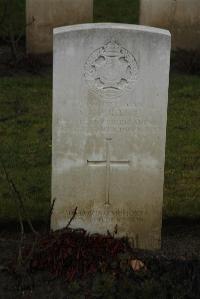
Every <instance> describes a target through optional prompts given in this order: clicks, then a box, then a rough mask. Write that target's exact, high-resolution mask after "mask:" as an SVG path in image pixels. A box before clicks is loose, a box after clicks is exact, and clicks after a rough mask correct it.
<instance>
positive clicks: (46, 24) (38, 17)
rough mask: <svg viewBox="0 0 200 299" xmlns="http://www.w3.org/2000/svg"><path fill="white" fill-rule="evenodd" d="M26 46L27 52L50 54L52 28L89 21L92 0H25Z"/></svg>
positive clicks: (91, 12) (91, 16)
mask: <svg viewBox="0 0 200 299" xmlns="http://www.w3.org/2000/svg"><path fill="white" fill-rule="evenodd" d="M26 19H27V29H26V48H27V53H29V54H50V53H52V49H53V28H54V27H60V26H64V25H72V24H80V23H89V22H92V20H93V0H26Z"/></svg>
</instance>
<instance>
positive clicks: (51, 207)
mask: <svg viewBox="0 0 200 299" xmlns="http://www.w3.org/2000/svg"><path fill="white" fill-rule="evenodd" d="M55 202H56V198H54V199H53V202H52V204H51V206H50V209H49V217H48V225H49V230H50V227H51V216H52V213H53V209H54V206H55Z"/></svg>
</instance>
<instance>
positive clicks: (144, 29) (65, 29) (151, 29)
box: [53, 23, 171, 37]
mask: <svg viewBox="0 0 200 299" xmlns="http://www.w3.org/2000/svg"><path fill="white" fill-rule="evenodd" d="M92 29H115V30H116V29H119V30H134V31H139V32H149V33H155V34H161V35H166V36H168V37H171V33H170V32H169V31H168V30H165V29H160V28H156V27H150V26H141V25H133V24H125V23H85V24H78V25H71V26H63V27H57V28H54V30H53V33H54V35H56V34H62V33H67V32H69V31H81V30H92Z"/></svg>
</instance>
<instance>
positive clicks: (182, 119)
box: [164, 75, 200, 217]
mask: <svg viewBox="0 0 200 299" xmlns="http://www.w3.org/2000/svg"><path fill="white" fill-rule="evenodd" d="M199 113H200V77H197V76H186V75H172V76H171V81H170V97H169V109H168V128H167V147H166V171H165V193H164V195H165V196H164V199H165V213H166V215H167V216H176V217H177V216H185V217H195V216H196V217H199V216H200V115H199Z"/></svg>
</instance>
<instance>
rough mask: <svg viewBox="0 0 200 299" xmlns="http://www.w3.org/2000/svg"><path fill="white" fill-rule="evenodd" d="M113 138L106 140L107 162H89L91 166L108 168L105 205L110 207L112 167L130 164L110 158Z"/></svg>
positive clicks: (126, 161) (127, 161)
mask: <svg viewBox="0 0 200 299" xmlns="http://www.w3.org/2000/svg"><path fill="white" fill-rule="evenodd" d="M111 141H112V138H106V160H99V161H92V160H87V164H88V165H90V166H106V199H105V205H110V180H111V171H110V170H111V166H119V165H120V166H127V165H129V164H130V161H129V160H121V161H113V160H111V158H110V143H111Z"/></svg>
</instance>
